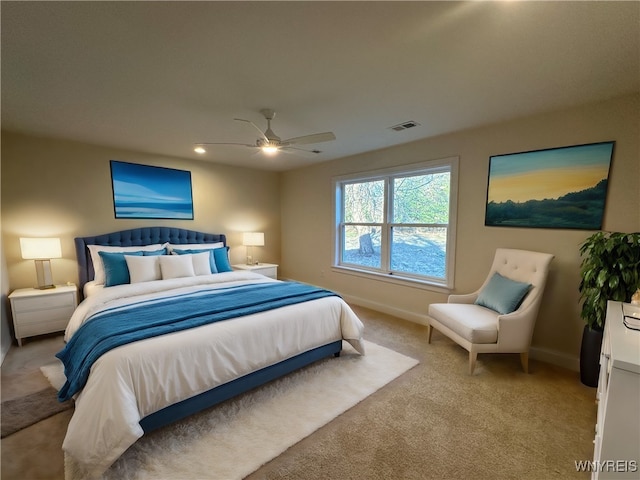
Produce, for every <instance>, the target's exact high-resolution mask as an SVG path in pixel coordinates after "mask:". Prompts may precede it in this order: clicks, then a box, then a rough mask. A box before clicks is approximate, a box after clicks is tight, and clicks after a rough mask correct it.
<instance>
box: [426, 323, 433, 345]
mask: <svg viewBox="0 0 640 480" xmlns="http://www.w3.org/2000/svg"><path fill="white" fill-rule="evenodd" d="M432 332H433V327H432V326H431V324H427V343H431V333H432Z"/></svg>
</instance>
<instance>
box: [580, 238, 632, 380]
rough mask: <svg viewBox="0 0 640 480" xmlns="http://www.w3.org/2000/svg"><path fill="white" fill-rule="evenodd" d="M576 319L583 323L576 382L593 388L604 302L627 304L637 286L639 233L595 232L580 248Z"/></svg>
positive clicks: (604, 309) (605, 311) (597, 368)
mask: <svg viewBox="0 0 640 480" xmlns="http://www.w3.org/2000/svg"><path fill="white" fill-rule="evenodd" d="M580 256H581V257H582V262H581V264H580V277H581V280H580V286H579V288H578V289H579V291H580V300H581V301H582V310H581V313H580V316H581V317H582V319H583V320H584V321H585V322H586V324H585V326H584V331H583V335H582V346H581V349H580V380H581V381H582V383H584V384H585V385H588V386H590V387H596V386H597V385H598V374H599V371H600V347H601V344H602V331H603V329H604V323H605V317H606V313H607V301H608V300H615V301H620V302H628V301H630V299H631V296H632V295H633V293H634V292H635V291H636V290H637V289H638V287H640V233H637V232H636V233H621V232H596V233H594V234H593V235H591V236H590V237H589V238H587V239H586V240H585V241H584V243H583V244H582V245H581V246H580Z"/></svg>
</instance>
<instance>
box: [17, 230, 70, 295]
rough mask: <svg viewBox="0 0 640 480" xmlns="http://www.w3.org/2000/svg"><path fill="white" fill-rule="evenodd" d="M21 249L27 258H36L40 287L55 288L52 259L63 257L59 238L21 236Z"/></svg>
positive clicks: (23, 255)
mask: <svg viewBox="0 0 640 480" xmlns="http://www.w3.org/2000/svg"><path fill="white" fill-rule="evenodd" d="M20 250H21V251H22V258H24V259H25V260H35V262H36V276H37V277H38V288H39V289H45V288H54V287H55V285H54V284H53V277H52V275H51V259H52V258H61V257H62V247H61V246H60V239H59V238H20Z"/></svg>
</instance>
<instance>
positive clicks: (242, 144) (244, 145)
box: [194, 142, 258, 148]
mask: <svg viewBox="0 0 640 480" xmlns="http://www.w3.org/2000/svg"><path fill="white" fill-rule="evenodd" d="M194 145H195V146H196V147H204V146H205V145H238V146H240V147H251V148H258V146H257V145H251V144H250V143H229V142H207V143H194Z"/></svg>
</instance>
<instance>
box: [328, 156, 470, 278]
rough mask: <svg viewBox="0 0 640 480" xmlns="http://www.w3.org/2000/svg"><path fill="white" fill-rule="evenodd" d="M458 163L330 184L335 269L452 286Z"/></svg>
mask: <svg viewBox="0 0 640 480" xmlns="http://www.w3.org/2000/svg"><path fill="white" fill-rule="evenodd" d="M457 165H458V159H457V158H448V159H444V160H437V161H432V162H426V163H421V164H417V165H410V166H404V167H400V168H393V169H386V170H383V171H375V172H367V173H361V174H356V175H349V176H344V177H339V178H335V179H334V182H333V183H334V187H335V200H336V201H335V218H336V228H335V245H336V248H335V255H334V257H335V258H334V266H335V267H337V268H341V269H344V270H345V271H352V272H354V273H358V274H369V275H378V276H381V275H382V276H386V277H387V278H389V279H394V281H410V282H421V283H427V284H432V285H437V286H443V287H452V286H453V253H454V245H455V215H456V198H457V195H456V185H457Z"/></svg>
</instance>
